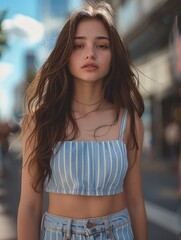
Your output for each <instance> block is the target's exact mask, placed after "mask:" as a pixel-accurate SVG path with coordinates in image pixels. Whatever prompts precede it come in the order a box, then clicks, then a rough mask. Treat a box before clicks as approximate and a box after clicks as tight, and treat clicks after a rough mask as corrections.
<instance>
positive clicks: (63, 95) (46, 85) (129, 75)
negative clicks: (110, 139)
mask: <svg viewBox="0 0 181 240" xmlns="http://www.w3.org/2000/svg"><path fill="white" fill-rule="evenodd" d="M86 19H88V20H91V19H96V20H98V21H101V22H102V23H103V24H104V26H105V28H106V30H107V32H108V35H109V41H110V49H111V56H112V58H111V68H110V71H109V73H108V75H107V76H106V77H105V78H104V80H103V83H102V84H103V86H102V89H103V96H104V98H105V99H106V100H107V101H108V102H110V103H112V104H113V105H114V107H115V111H116V119H115V122H117V121H118V119H119V113H120V109H121V108H122V109H127V111H128V113H129V115H130V122H131V135H132V138H133V140H134V147H136V148H138V144H137V140H136V130H135V112H136V113H137V114H138V115H139V116H141V115H142V113H143V111H144V104H143V99H142V97H141V95H140V93H139V91H138V84H139V80H138V78H137V77H136V76H135V74H134V72H135V70H134V67H133V66H132V64H131V63H130V61H129V59H128V55H127V52H126V50H125V47H124V44H123V41H122V39H121V38H120V36H119V33H118V31H117V30H116V26H115V23H114V15H113V10H112V7H111V6H110V4H108V3H106V2H105V1H100V2H99V3H94V4H85V5H84V6H83V7H82V8H80V9H78V10H76V11H74V12H73V13H72V14H71V15H70V17H69V18H68V20H67V21H66V23H65V25H64V27H63V28H62V30H61V32H60V34H59V36H58V38H57V41H56V44H55V47H54V49H53V51H52V52H51V54H50V56H49V57H48V59H47V60H46V61H45V63H44V64H43V65H42V67H41V68H40V70H39V71H38V73H37V75H36V77H35V79H34V80H33V81H32V83H31V84H30V86H29V88H28V90H27V93H26V100H27V107H28V114H27V115H29V116H31V120H32V121H34V123H35V127H34V130H33V131H32V134H31V135H30V138H29V140H28V142H31V140H32V139H36V142H37V143H38V144H36V145H35V147H34V150H33V152H32V154H31V155H30V156H29V163H28V164H29V170H30V171H31V167H32V166H33V164H34V163H35V162H36V164H37V166H38V170H37V174H36V176H35V177H34V180H33V182H32V186H33V188H34V189H35V190H38V188H39V186H41V183H42V182H44V181H45V179H46V178H47V177H48V178H50V176H51V168H50V160H51V156H52V154H53V148H54V147H55V145H56V144H57V142H58V141H61V142H62V143H63V142H64V141H65V140H73V139H75V138H76V137H77V134H78V131H79V129H78V126H77V124H76V121H75V118H74V116H73V113H72V109H71V104H72V98H73V91H74V86H73V77H72V75H71V73H70V71H69V67H68V63H69V59H70V56H71V54H72V51H73V46H74V36H75V33H76V29H77V26H78V24H79V23H80V22H81V21H82V20H86ZM27 115H25V117H24V119H23V125H22V130H25V128H26V126H27V124H26V123H27V121H28V120H27ZM28 122H29V121H28ZM69 124H71V125H72V131H73V132H72V133H73V134H72V138H71V139H69V138H68V136H67V131H66V129H67V127H68V125H69ZM27 144H28V143H27Z"/></svg>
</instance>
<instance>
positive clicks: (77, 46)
mask: <svg viewBox="0 0 181 240" xmlns="http://www.w3.org/2000/svg"><path fill="white" fill-rule="evenodd" d="M83 48H84V45H83V44H75V45H74V46H73V49H75V50H80V49H83Z"/></svg>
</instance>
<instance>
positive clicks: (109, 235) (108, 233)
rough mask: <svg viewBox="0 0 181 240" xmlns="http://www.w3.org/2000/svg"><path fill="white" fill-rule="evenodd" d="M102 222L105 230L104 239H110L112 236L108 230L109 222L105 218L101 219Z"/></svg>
mask: <svg viewBox="0 0 181 240" xmlns="http://www.w3.org/2000/svg"><path fill="white" fill-rule="evenodd" d="M103 222H104V225H105V230H106V238H111V237H112V234H111V231H110V230H111V229H110V225H109V221H108V218H107V217H103Z"/></svg>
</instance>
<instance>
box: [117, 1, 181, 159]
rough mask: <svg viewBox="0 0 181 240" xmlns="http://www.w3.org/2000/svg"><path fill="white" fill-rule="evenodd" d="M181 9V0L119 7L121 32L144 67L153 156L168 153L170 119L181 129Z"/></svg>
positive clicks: (131, 53) (147, 145)
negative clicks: (178, 22) (180, 22)
mask: <svg viewBox="0 0 181 240" xmlns="http://www.w3.org/2000/svg"><path fill="white" fill-rule="evenodd" d="M113 2H114V1H113ZM116 2H118V1H116ZM179 13H181V4H180V0H154V1H150V0H122V1H121V2H120V4H119V6H118V8H117V14H116V16H117V17H116V22H117V26H118V29H119V32H120V35H121V36H122V37H123V39H124V42H125V44H126V47H127V50H128V53H129V56H130V58H131V59H132V61H133V62H134V64H135V65H136V67H137V68H138V69H139V71H140V73H139V74H140V81H141V86H140V90H141V92H142V95H143V97H144V101H145V108H146V109H145V114H144V116H143V121H144V125H145V141H144V142H145V143H144V144H145V146H144V151H145V153H147V154H148V155H150V154H153V155H152V156H159V157H165V156H167V154H168V152H167V150H168V147H169V146H168V143H167V142H166V139H165V137H164V136H165V129H166V127H167V126H168V125H169V124H170V123H173V122H174V123H175V124H176V125H177V129H178V131H179V132H180V131H181V60H180V55H179V54H180V51H181V50H180V49H181V41H180V38H179V37H178V31H176V28H174V22H175V21H174V20H175V17H176V15H177V14H179ZM177 29H178V28H177ZM176 33H177V34H176ZM178 56H179V57H178ZM179 134H180V133H179Z"/></svg>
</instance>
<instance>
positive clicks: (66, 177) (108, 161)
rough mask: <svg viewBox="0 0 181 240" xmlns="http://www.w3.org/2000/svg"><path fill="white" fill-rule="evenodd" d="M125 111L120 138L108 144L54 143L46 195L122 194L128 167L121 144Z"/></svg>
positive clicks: (105, 142)
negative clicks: (50, 173) (50, 174)
mask: <svg viewBox="0 0 181 240" xmlns="http://www.w3.org/2000/svg"><path fill="white" fill-rule="evenodd" d="M126 121H127V112H126V111H125V113H124V115H123V118H122V123H121V128H120V138H119V139H118V140H111V141H65V142H64V143H63V144H62V145H61V146H60V143H58V144H57V146H56V148H55V154H54V157H53V158H52V159H51V162H50V165H51V168H52V176H51V178H50V180H49V181H47V182H46V184H45V189H46V191H47V192H54V193H62V194H78V195H87V196H91V195H92V196H104V195H114V194H118V193H120V192H123V182H124V178H125V175H126V172H127V168H128V161H127V150H126V145H125V144H124V143H123V136H124V130H125V127H126Z"/></svg>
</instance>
